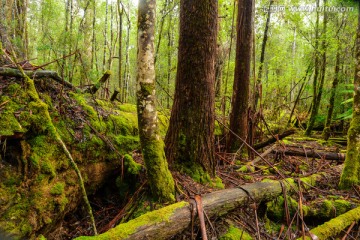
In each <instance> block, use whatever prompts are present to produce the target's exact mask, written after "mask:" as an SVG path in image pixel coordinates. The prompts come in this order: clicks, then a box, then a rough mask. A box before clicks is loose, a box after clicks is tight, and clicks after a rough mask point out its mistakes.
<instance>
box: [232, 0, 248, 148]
mask: <svg viewBox="0 0 360 240" xmlns="http://www.w3.org/2000/svg"><path fill="white" fill-rule="evenodd" d="M252 8H253V0H240V1H239V3H238V17H237V38H236V63H235V64H236V65H235V76H234V86H233V96H232V106H231V107H232V108H231V113H230V129H231V131H232V132H234V133H236V134H237V135H238V136H240V137H241V138H242V139H246V138H247V124H248V121H247V119H248V105H249V89H250V68H251V50H252V32H253V30H252V28H253V15H252V13H253V11H252ZM228 136H229V138H228V141H227V143H228V144H227V148H228V151H232V150H237V149H238V148H239V146H240V141H239V139H237V137H236V136H235V135H234V134H232V133H229V135H228Z"/></svg>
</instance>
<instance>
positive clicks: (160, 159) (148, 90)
mask: <svg viewBox="0 0 360 240" xmlns="http://www.w3.org/2000/svg"><path fill="white" fill-rule="evenodd" d="M155 5H156V1H155V0H140V1H139V12H138V60H137V62H138V75H137V84H138V91H137V110H138V121H139V135H140V142H141V150H142V153H143V156H144V162H145V165H146V169H147V174H148V178H149V183H150V187H151V190H152V193H153V195H154V196H155V197H157V198H158V199H159V200H160V201H174V200H175V198H174V192H175V190H174V180H173V178H172V175H171V173H170V171H169V169H168V165H167V162H166V158H165V153H164V144H163V141H162V139H161V137H160V135H159V129H158V118H157V112H156V105H155V102H156V96H155V64H154V31H155V10H156V8H155Z"/></svg>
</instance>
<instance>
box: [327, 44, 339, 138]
mask: <svg viewBox="0 0 360 240" xmlns="http://www.w3.org/2000/svg"><path fill="white" fill-rule="evenodd" d="M338 44H339V45H338V49H337V52H336V63H335V72H334V80H333V83H332V88H331V96H330V101H329V108H328V113H327V117H326V122H325V126H324V130H323V137H324V139H325V140H328V139H329V137H330V124H331V118H332V115H333V112H334V102H335V95H336V88H337V86H338V84H339V71H340V51H341V49H340V43H338Z"/></svg>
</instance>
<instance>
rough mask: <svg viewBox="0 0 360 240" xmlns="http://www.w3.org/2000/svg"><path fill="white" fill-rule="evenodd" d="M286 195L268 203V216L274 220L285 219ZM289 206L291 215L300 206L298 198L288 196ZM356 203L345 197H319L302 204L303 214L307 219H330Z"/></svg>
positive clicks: (351, 207)
mask: <svg viewBox="0 0 360 240" xmlns="http://www.w3.org/2000/svg"><path fill="white" fill-rule="evenodd" d="M284 206H285V204H284V197H283V196H280V197H278V198H277V199H276V200H274V201H271V202H268V203H267V211H266V214H267V216H268V217H269V218H270V219H271V220H273V221H276V222H278V221H280V222H281V221H283V220H284V219H285V208H284ZM287 206H288V210H289V213H290V215H291V216H293V215H294V214H295V213H296V212H297V211H298V207H299V203H298V201H297V200H295V199H293V198H292V197H290V196H287ZM355 207H356V205H355V204H353V203H351V202H349V201H346V200H344V199H332V200H331V199H330V200H329V199H325V198H324V199H317V200H315V201H313V202H310V203H307V204H303V205H302V211H303V212H302V215H303V217H304V218H305V219H310V218H311V219H316V220H319V221H322V222H324V221H328V220H330V219H332V218H334V217H336V216H339V215H341V214H344V213H346V212H347V211H349V210H351V209H353V208H355Z"/></svg>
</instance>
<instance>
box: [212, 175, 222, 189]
mask: <svg viewBox="0 0 360 240" xmlns="http://www.w3.org/2000/svg"><path fill="white" fill-rule="evenodd" d="M211 183H212V185H211V187H215V188H218V189H224V188H225V185H224V183H223V182H222V180H221V178H219V177H217V176H216V177H214V178H212V179H211Z"/></svg>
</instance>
